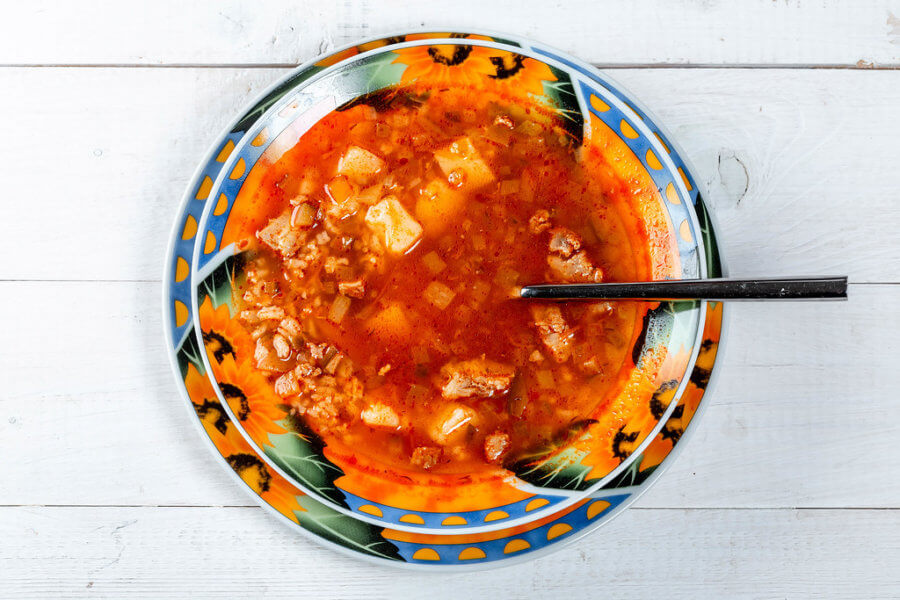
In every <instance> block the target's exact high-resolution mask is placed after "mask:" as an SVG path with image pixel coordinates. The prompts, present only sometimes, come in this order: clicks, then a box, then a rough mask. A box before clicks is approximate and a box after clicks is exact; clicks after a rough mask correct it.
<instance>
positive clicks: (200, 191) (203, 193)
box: [194, 175, 213, 200]
mask: <svg viewBox="0 0 900 600" xmlns="http://www.w3.org/2000/svg"><path fill="white" fill-rule="evenodd" d="M212 184H213V180H212V177H210V176H209V175H207V176H206V177H204V178H203V182H202V183H201V184H200V187H199V188H197V195H196V196H194V200H206V199H207V198H209V191H210V190H211V189H212Z"/></svg>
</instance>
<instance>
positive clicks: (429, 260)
mask: <svg viewBox="0 0 900 600" xmlns="http://www.w3.org/2000/svg"><path fill="white" fill-rule="evenodd" d="M422 262H423V263H424V264H425V268H427V269H428V270H429V271H431V272H432V273H434V274H435V275H437V274H438V273H440V272H441V271H443V270H444V269H446V268H447V263H445V262H444V261H443V259H441V257H440V256H438V253H437V252H435V251H434V250H432V251H431V252H429V253H428V254H426V255H425V256H423V257H422Z"/></svg>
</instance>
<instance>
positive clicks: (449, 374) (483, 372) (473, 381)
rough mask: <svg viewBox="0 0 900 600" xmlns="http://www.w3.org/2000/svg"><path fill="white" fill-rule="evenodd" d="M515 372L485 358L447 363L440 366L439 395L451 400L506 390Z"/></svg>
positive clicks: (490, 394) (486, 395)
mask: <svg viewBox="0 0 900 600" xmlns="http://www.w3.org/2000/svg"><path fill="white" fill-rule="evenodd" d="M515 374H516V372H515V369H513V368H512V367H510V366H507V365H503V364H500V363H498V362H494V361H492V360H487V359H485V358H476V359H473V360H465V361H461V362H454V363H448V364H446V365H444V366H443V367H442V368H441V375H442V376H443V377H444V378H445V382H444V384H443V386H442V387H441V395H443V397H444V398H448V399H451V400H452V399H456V398H470V397H472V396H482V397H490V396H493V395H494V394H497V393H499V392H504V391H506V390H507V389H508V388H509V384H510V382H511V381H512V378H513V376H515Z"/></svg>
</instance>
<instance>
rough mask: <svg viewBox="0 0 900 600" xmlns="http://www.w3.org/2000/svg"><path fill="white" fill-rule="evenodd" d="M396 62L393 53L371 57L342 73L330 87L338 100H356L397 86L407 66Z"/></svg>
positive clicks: (395, 56)
mask: <svg viewBox="0 0 900 600" xmlns="http://www.w3.org/2000/svg"><path fill="white" fill-rule="evenodd" d="M395 60H397V55H396V54H394V53H393V52H384V53H381V54H376V55H374V56H370V57H368V58H365V59H363V61H362V62H360V63H356V64H355V65H354V66H352V67H351V68H349V69H347V70H345V71H343V72H341V73H340V74H339V75H338V76H337V77H335V78H334V79H333V80H332V81H331V82H330V85H332V86H333V88H334V91H335V93H336V95H337V97H338V98H356V97H357V96H359V95H360V94H370V93H372V92H374V91H376V90H380V89H382V88H385V87H388V86H392V85H395V84H397V83H399V82H400V79H401V78H402V77H403V71H405V70H406V65H405V64H403V63H394V61H395Z"/></svg>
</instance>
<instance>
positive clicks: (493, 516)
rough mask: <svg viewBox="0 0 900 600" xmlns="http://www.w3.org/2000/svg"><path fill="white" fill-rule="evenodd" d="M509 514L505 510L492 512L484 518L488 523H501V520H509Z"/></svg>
mask: <svg viewBox="0 0 900 600" xmlns="http://www.w3.org/2000/svg"><path fill="white" fill-rule="evenodd" d="M508 518H509V513H508V512H506V511H504V510H492V511H491V512H489V513H488V514H487V515H486V516H485V517H484V522H485V523H488V522H490V521H500V520H501V519H508Z"/></svg>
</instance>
